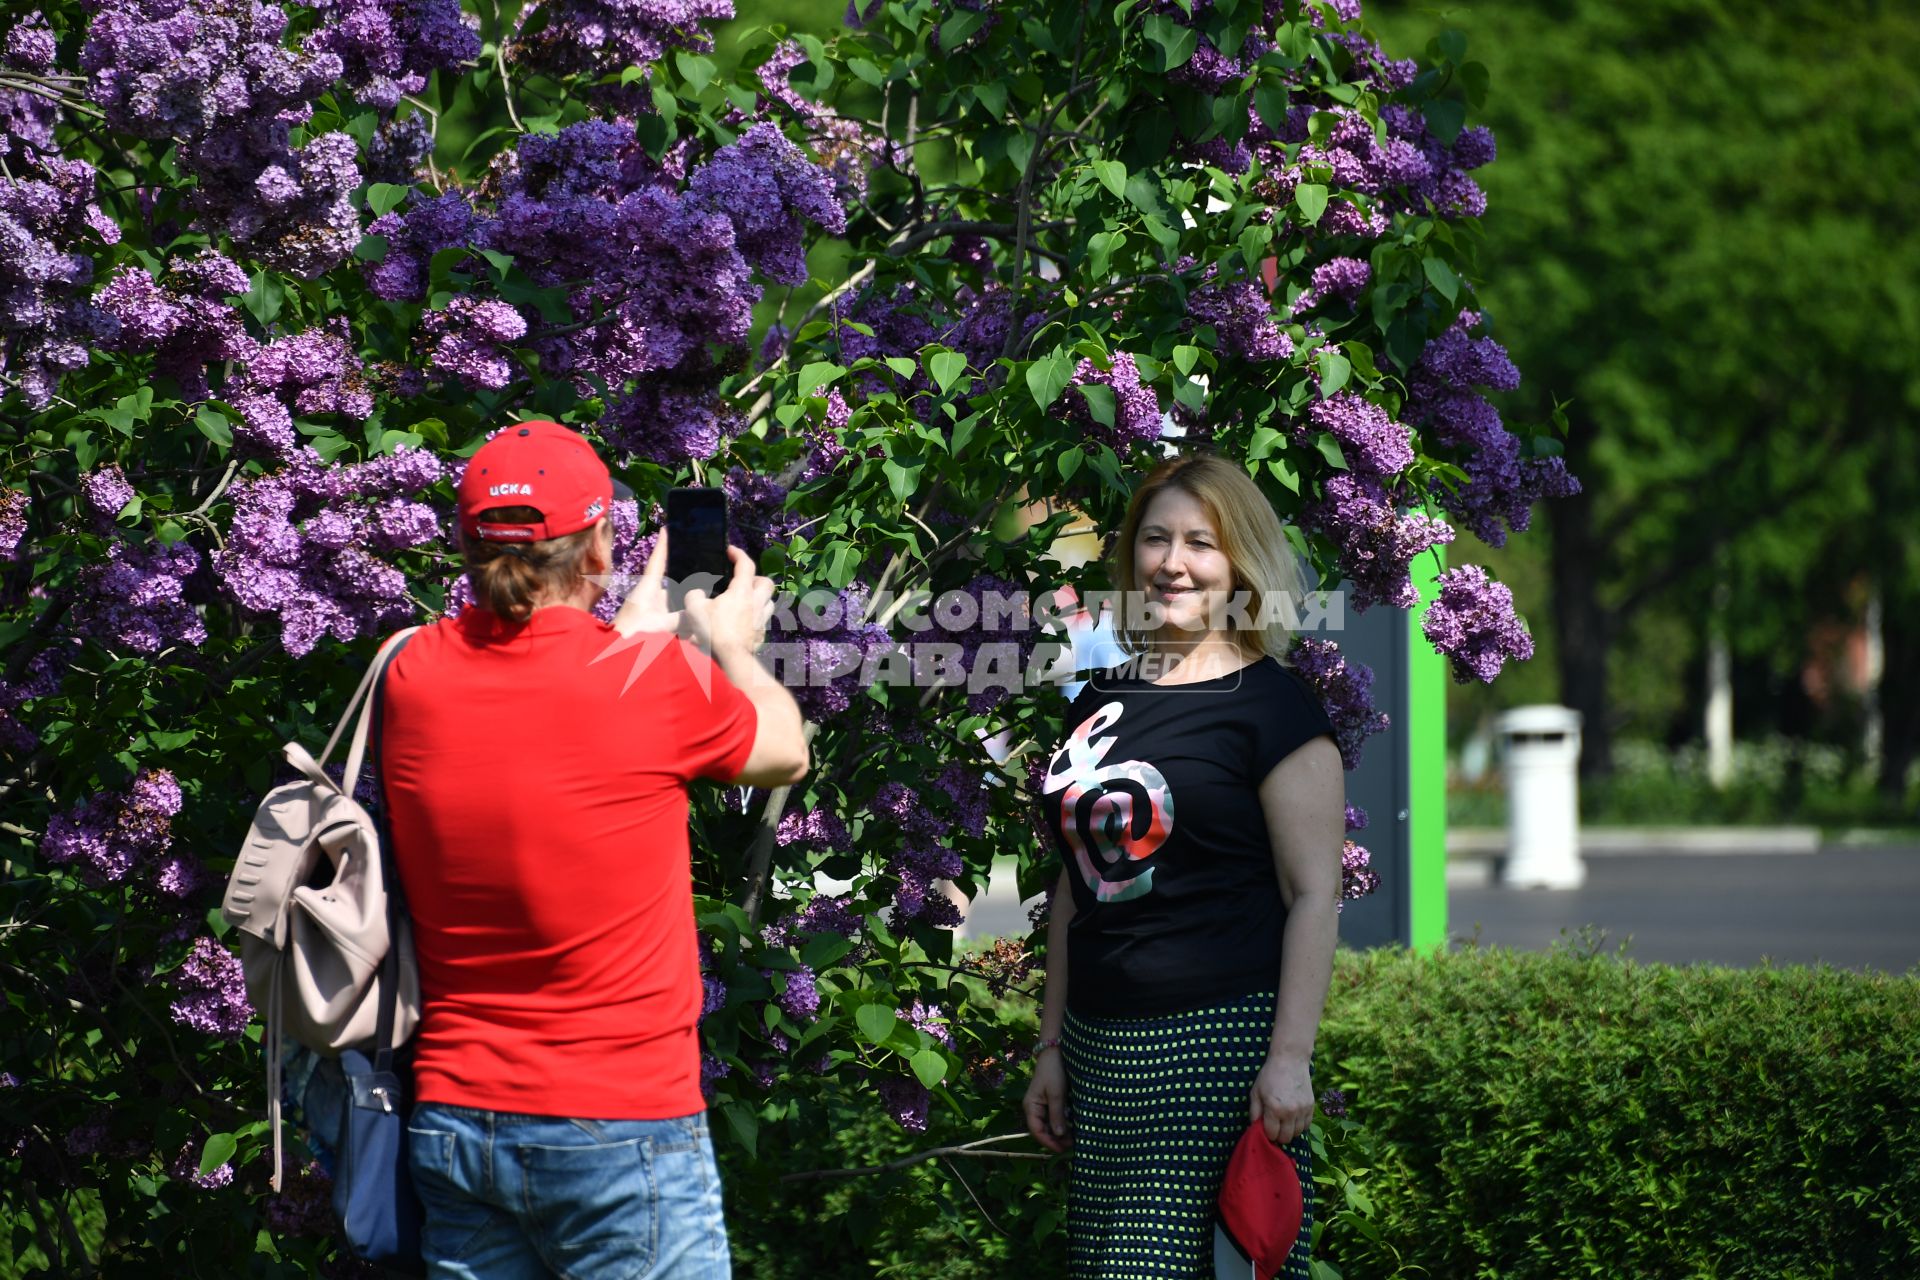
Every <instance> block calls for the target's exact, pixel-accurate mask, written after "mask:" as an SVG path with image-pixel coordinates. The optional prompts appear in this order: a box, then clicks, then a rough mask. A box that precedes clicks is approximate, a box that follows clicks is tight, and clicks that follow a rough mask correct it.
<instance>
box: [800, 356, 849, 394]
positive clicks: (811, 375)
mask: <svg viewBox="0 0 1920 1280" xmlns="http://www.w3.org/2000/svg"><path fill="white" fill-rule="evenodd" d="M845 372H846V370H845V369H844V368H842V367H841V366H839V365H837V364H834V363H832V362H830V361H826V360H816V361H814V362H813V363H812V364H810V365H808V366H807V367H806V368H804V369H802V370H800V385H799V386H798V387H796V388H795V389H794V394H795V395H796V396H798V397H799V398H800V399H802V400H804V399H806V398H807V397H808V396H810V395H812V394H813V393H814V391H815V390H817V389H818V388H820V387H824V386H825V385H826V384H827V383H829V382H833V381H836V380H837V379H838V378H839V377H840V375H841V374H843V373H845Z"/></svg>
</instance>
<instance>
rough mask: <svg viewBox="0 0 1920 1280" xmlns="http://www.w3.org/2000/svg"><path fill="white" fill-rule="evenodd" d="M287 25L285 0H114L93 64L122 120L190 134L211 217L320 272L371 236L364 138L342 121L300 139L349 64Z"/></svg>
mask: <svg viewBox="0 0 1920 1280" xmlns="http://www.w3.org/2000/svg"><path fill="white" fill-rule="evenodd" d="M286 28H287V14H286V13H285V11H284V10H282V9H281V8H280V7H279V6H277V5H265V4H256V5H243V6H238V7H236V6H231V5H226V4H221V3H217V2H216V0H185V2H184V3H183V2H182V0H102V3H101V4H100V5H99V6H98V7H97V10H96V12H95V16H94V19H93V22H92V25H91V26H90V27H89V28H88V32H87V41H86V44H85V46H84V47H83V48H82V49H81V53H80V66H81V69H82V70H83V71H85V72H87V73H88V76H89V83H88V94H89V96H90V97H91V98H92V99H93V100H94V101H95V102H96V103H98V104H99V105H100V106H101V107H102V108H104V109H105V112H106V118H107V123H108V125H109V127H111V128H112V129H114V130H115V131H117V132H121V133H127V134H131V135H133V136H135V137H138V138H144V139H147V140H149V141H153V142H164V141H168V140H171V141H173V142H175V143H177V144H178V152H177V155H178V159H179V164H180V167H181V169H182V170H184V171H185V173H186V174H188V175H191V176H192V177H194V178H196V179H198V181H197V183H196V184H195V185H194V187H193V188H192V191H191V195H190V196H189V204H190V206H191V207H192V209H193V210H194V212H195V214H196V216H197V217H198V218H199V220H200V221H201V223H202V225H204V226H207V227H209V228H214V229H223V230H225V231H226V233H227V234H228V235H229V236H231V237H232V239H233V241H234V243H236V244H237V245H239V246H241V247H242V248H244V249H246V250H247V251H248V252H250V253H252V254H253V255H255V256H256V257H258V258H259V259H260V261H261V262H263V263H265V264H266V265H267V266H269V267H272V268H274V269H276V270H281V271H286V272H289V273H291V274H293V275H296V276H300V277H302V278H305V279H313V278H315V277H317V276H319V275H321V274H323V273H324V272H326V271H327V270H329V269H330V268H332V267H333V266H335V265H337V264H338V263H339V262H340V261H341V260H343V259H344V258H345V257H346V256H347V255H348V254H349V253H351V252H352V251H353V248H354V246H355V244H357V243H358V242H359V239H360V220H359V215H358V213H357V212H356V211H355V209H354V207H353V202H352V198H351V197H352V195H353V192H354V191H355V189H357V188H358V187H359V185H360V170H359V166H358V163H357V159H358V147H357V145H356V144H355V142H354V140H353V139H352V138H351V137H350V136H348V135H347V134H345V133H339V132H333V133H323V134H320V135H319V136H317V137H314V138H311V139H309V140H308V141H307V142H306V144H305V145H304V146H303V147H302V148H300V149H299V150H294V149H293V148H292V146H291V145H290V142H289V130H288V126H289V124H292V123H296V122H299V121H304V120H306V119H308V118H309V117H310V116H311V114H312V104H313V102H314V101H315V100H316V99H317V98H318V97H319V96H320V95H321V94H322V93H323V92H324V91H325V90H326V89H327V87H328V86H329V85H330V84H332V82H333V81H334V80H336V79H338V78H339V77H340V76H341V74H342V73H343V71H344V70H345V66H344V64H343V63H342V61H341V59H340V56H339V55H338V54H337V53H334V52H333V51H331V50H328V49H324V48H319V47H317V45H319V44H321V43H324V41H312V42H310V46H316V47H308V48H303V49H301V50H298V51H296V50H294V49H290V48H288V47H287V46H286V45H285V44H284V43H283V39H284V36H285V34H286Z"/></svg>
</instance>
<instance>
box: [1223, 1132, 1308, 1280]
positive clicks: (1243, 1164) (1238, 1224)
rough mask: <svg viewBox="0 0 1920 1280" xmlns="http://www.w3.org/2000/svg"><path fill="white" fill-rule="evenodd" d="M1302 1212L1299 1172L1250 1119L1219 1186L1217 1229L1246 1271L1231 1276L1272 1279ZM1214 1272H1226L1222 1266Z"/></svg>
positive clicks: (1296, 1235) (1289, 1247) (1283, 1261)
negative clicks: (1222, 1234) (1218, 1225)
mask: <svg viewBox="0 0 1920 1280" xmlns="http://www.w3.org/2000/svg"><path fill="white" fill-rule="evenodd" d="M1303 1210H1304V1206H1303V1204H1302V1201H1301V1197H1300V1170H1299V1168H1298V1167H1297V1166H1295V1164H1294V1163H1293V1157H1292V1156H1289V1155H1288V1154H1287V1153H1286V1151H1285V1150H1284V1149H1282V1148H1280V1147H1277V1146H1275V1145H1274V1144H1273V1143H1272V1142H1270V1141H1268V1139H1267V1131H1266V1129H1265V1128H1264V1127H1263V1126H1262V1124H1261V1122H1260V1121H1258V1120H1255V1121H1254V1122H1253V1123H1252V1124H1250V1125H1248V1126H1247V1131H1246V1132H1245V1133H1243V1134H1241V1135H1240V1141H1239V1143H1238V1145H1236V1146H1235V1147H1234V1149H1233V1159H1231V1160H1230V1161H1228V1162H1227V1176H1226V1180H1225V1181H1224V1182H1222V1183H1221V1185H1220V1227H1221V1230H1222V1231H1223V1232H1224V1233H1225V1234H1226V1237H1227V1240H1228V1242H1229V1243H1230V1244H1231V1245H1233V1246H1234V1247H1235V1248H1236V1249H1238V1250H1239V1253H1240V1255H1241V1257H1242V1258H1244V1259H1245V1262H1244V1263H1243V1264H1242V1266H1244V1267H1245V1268H1246V1270H1241V1269H1239V1268H1235V1269H1233V1270H1232V1272H1231V1274H1234V1275H1236V1276H1244V1275H1248V1274H1249V1273H1251V1275H1252V1277H1253V1280H1274V1277H1275V1276H1278V1275H1279V1274H1280V1272H1281V1271H1282V1270H1283V1269H1284V1268H1285V1267H1286V1265H1287V1255H1288V1254H1290V1253H1292V1252H1293V1244H1294V1241H1295V1240H1296V1239H1298V1238H1299V1235H1300V1220H1301V1217H1302V1216H1303ZM1216 1270H1217V1271H1218V1272H1219V1274H1221V1275H1225V1274H1228V1270H1227V1269H1226V1268H1221V1267H1216Z"/></svg>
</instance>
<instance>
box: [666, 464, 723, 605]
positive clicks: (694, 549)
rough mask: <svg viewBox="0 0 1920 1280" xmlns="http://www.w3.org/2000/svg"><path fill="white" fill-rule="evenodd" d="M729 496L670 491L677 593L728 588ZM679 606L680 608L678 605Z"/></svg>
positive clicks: (671, 561) (670, 560)
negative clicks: (697, 589)
mask: <svg viewBox="0 0 1920 1280" xmlns="http://www.w3.org/2000/svg"><path fill="white" fill-rule="evenodd" d="M731 568H732V566H731V565H730V564H729V563H728V561H727V495H726V494H724V493H723V492H721V491H720V490H718V489H670V490H668V491H667V578H668V580H669V581H670V582H672V583H673V584H674V585H675V587H676V588H677V594H684V593H685V592H686V591H688V590H690V589H693V588H696V587H697V588H699V589H700V590H703V591H707V592H709V593H716V592H718V591H720V590H723V589H725V587H726V583H727V579H728V577H729V575H730V571H731ZM676 607H677V606H676Z"/></svg>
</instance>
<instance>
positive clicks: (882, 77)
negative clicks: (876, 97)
mask: <svg viewBox="0 0 1920 1280" xmlns="http://www.w3.org/2000/svg"><path fill="white" fill-rule="evenodd" d="M847 70H849V71H851V72H853V74H854V75H856V76H859V77H860V78H861V79H862V80H865V81H866V82H867V83H868V84H870V85H872V86H873V87H874V88H876V89H878V88H879V87H880V86H881V85H883V84H885V83H886V82H887V77H886V73H885V72H883V71H881V70H880V68H879V67H876V66H874V65H873V63H871V62H869V61H867V60H866V59H865V58H849V59H848V60H847Z"/></svg>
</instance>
